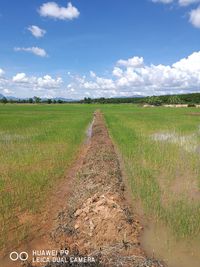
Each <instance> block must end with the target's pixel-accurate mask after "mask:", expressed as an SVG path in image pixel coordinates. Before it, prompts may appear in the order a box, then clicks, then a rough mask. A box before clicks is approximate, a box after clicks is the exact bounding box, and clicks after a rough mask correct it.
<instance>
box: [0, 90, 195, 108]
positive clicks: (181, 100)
mask: <svg viewBox="0 0 200 267" xmlns="http://www.w3.org/2000/svg"><path fill="white" fill-rule="evenodd" d="M0 103H3V104H6V103H29V104H39V103H43V104H63V103H81V104H141V105H143V104H149V105H154V106H161V105H175V104H187V105H189V106H194V105H196V104H200V93H192V94H182V95H162V96H147V97H123V98H104V97H101V98H90V97H85V98H84V99H82V100H74V101H70V102H68V101H65V100H62V99H50V98H49V99H41V98H40V97H38V96H34V97H31V98H28V99H7V98H6V97H2V98H1V99H0Z"/></svg>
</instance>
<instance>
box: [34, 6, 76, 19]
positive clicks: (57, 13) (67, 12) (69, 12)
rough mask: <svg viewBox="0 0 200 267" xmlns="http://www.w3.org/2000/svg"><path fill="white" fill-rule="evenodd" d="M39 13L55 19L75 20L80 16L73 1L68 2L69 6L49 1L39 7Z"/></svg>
mask: <svg viewBox="0 0 200 267" xmlns="http://www.w3.org/2000/svg"><path fill="white" fill-rule="evenodd" d="M39 14H40V15H41V16H43V17H50V18H54V19H61V20H73V19H75V18H78V17H79V15H80V12H79V10H78V9H77V8H76V7H74V6H73V5H72V4H71V3H68V4H67V7H60V6H58V4H57V3H55V2H48V3H44V4H43V5H42V6H41V7H40V8H39Z"/></svg>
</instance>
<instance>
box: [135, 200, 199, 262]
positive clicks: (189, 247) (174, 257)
mask: <svg viewBox="0 0 200 267" xmlns="http://www.w3.org/2000/svg"><path fill="white" fill-rule="evenodd" d="M135 211H136V213H137V214H138V215H139V216H140V218H141V219H140V220H141V222H142V224H143V226H144V230H143V234H142V236H141V239H140V242H141V245H142V248H143V249H144V251H145V253H146V254H147V256H148V257H154V258H156V259H159V260H160V261H161V262H164V263H165V264H166V266H167V267H199V266H200V239H198V240H177V239H176V238H175V237H174V234H173V233H172V232H171V230H170V229H169V228H168V227H167V226H166V225H165V224H162V223H161V222H158V221H156V220H154V219H153V218H151V219H150V218H148V217H147V215H145V213H144V210H143V207H142V203H141V201H139V200H138V201H136V205H135Z"/></svg>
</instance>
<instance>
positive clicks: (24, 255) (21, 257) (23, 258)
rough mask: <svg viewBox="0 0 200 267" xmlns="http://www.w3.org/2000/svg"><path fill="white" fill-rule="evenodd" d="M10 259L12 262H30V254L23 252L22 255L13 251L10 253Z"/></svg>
mask: <svg viewBox="0 0 200 267" xmlns="http://www.w3.org/2000/svg"><path fill="white" fill-rule="evenodd" d="M10 259H11V261H17V260H21V261H26V260H28V253H27V252H25V251H22V252H20V253H18V252H16V251H13V252H11V253H10Z"/></svg>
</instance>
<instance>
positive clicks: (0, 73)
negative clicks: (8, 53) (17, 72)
mask: <svg viewBox="0 0 200 267" xmlns="http://www.w3.org/2000/svg"><path fill="white" fill-rule="evenodd" d="M4 74H5V71H4V70H3V69H1V68H0V77H1V76H3V75H4Z"/></svg>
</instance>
